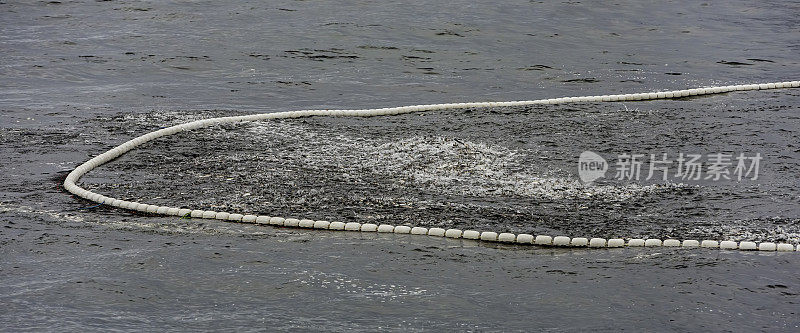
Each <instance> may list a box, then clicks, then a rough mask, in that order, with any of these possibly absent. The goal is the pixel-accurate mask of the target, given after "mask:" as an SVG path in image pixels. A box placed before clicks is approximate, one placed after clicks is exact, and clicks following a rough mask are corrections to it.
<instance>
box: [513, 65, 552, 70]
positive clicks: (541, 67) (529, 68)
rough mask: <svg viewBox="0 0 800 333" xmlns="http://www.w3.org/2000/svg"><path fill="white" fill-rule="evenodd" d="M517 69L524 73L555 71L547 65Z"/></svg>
mask: <svg viewBox="0 0 800 333" xmlns="http://www.w3.org/2000/svg"><path fill="white" fill-rule="evenodd" d="M517 69H518V70H522V71H543V70H547V69H553V67H550V66H547V65H533V66H527V67H520V68H517Z"/></svg>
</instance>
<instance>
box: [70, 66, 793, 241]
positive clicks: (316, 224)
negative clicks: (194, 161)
mask: <svg viewBox="0 0 800 333" xmlns="http://www.w3.org/2000/svg"><path fill="white" fill-rule="evenodd" d="M797 87H800V81H787V82H775V83H762V84H746V85H733V86H723V87H710V88H697V89H685V90H675V91H664V92H651V93H638V94H622V95H602V96H581V97H562V98H553V99H538V100H532V101H515V102H478V103H449V104H431V105H413V106H402V107H391V108H381V109H360V110H302V111H286V112H276V113H264V114H254V115H247V116H235V117H219V118H210V119H203V120H197V121H192V122H189V123H185V124H180V125H175V126H171V127H167V128H163V129H160V130H157V131H154V132H150V133H147V134H145V135H142V136H139V137H136V138H134V139H132V140H129V141H127V142H125V143H123V144H121V145H119V146H117V147H115V148H113V149H111V150H109V151H106V152H105V153H102V154H100V155H98V156H95V157H94V158H92V159H90V160H88V161H86V162H84V163H83V164H81V165H80V166H78V167H77V168H75V170H73V171H72V172H70V173H69V175H67V178H66V179H65V180H64V188H66V189H67V190H68V191H69V192H70V193H72V194H74V195H76V196H79V197H81V198H84V199H87V200H91V201H94V202H97V203H100V204H106V205H110V206H114V207H119V208H123V209H128V210H135V211H140V212H147V213H154V214H160V215H172V216H178V217H186V216H191V217H193V218H205V219H217V220H226V221H232V222H241V223H256V224H264V225H274V226H284V227H295V228H313V229H327V230H346V231H361V232H379V233H398V234H414V235H429V236H435V237H448V238H464V239H474V240H480V241H487V242H502V243H517V244H534V245H542V246H570V247H623V246H629V247H644V246H646V247H649V246H667V247H704V248H719V249H731V250H732V249H740V250H760V251H782V252H789V251H795V247H794V246H793V245H792V244H783V243H781V244H775V243H771V242H762V243H760V244H756V243H755V242H746V241H743V242H739V243H737V242H734V241H722V242H718V241H714V240H704V241H702V242H701V241H697V240H683V241H679V240H676V239H667V240H664V241H662V240H660V239H636V238H634V239H628V241H627V242H626V241H625V240H624V239H620V238H616V239H608V240H606V239H604V238H591V239H588V238H584V237H575V238H569V237H565V236H559V237H550V236H545V235H538V236H535V237H534V236H533V235H529V234H519V235H515V234H512V233H496V232H491V231H484V232H478V231H475V230H465V231H462V230H458V229H448V230H445V229H441V228H430V229H427V228H423V227H409V226H404V225H401V226H393V225H388V224H383V225H375V224H371V223H366V224H361V223H355V222H351V223H343V222H328V221H314V220H308V219H303V220H298V219H292V218H282V217H270V216H256V215H243V214H238V213H228V212H216V211H204V210H197V209H195V210H192V209H187V208H178V207H169V206H156V205H148V204H144V203H139V202H132V201H125V200H120V199H116V198H112V197H107V196H104V195H101V194H99V193H94V192H91V191H88V190H86V189H83V188H81V187H80V186H78V185H77V184H75V182H77V181H78V180H80V178H81V177H83V175H85V174H86V173H88V172H89V171H92V169H94V168H96V167H98V166H100V165H103V164H105V163H107V162H108V161H111V160H113V159H115V158H117V157H119V156H120V155H122V154H125V153H127V152H129V151H131V150H133V149H134V148H136V147H138V146H139V145H141V144H143V143H145V142H149V141H151V140H154V139H156V138H159V137H162V136H167V135H172V134H175V133H179V132H182V131H190V130H194V129H198V128H203V127H208V126H212V125H216V124H222V123H233V122H244V121H256V120H267V119H285V118H300V117H310V116H346V117H371V116H383V115H397V114H404V113H412V112H423V111H433V110H447V109H464V108H482V107H500V106H521V105H534V104H562V103H579V102H618V101H641V100H653V99H668V98H681V97H687V96H697V95H709V94H719V93H726V92H732V91H746V90H764V89H781V88H797ZM796 251H800V245H798V246H797V249H796Z"/></svg>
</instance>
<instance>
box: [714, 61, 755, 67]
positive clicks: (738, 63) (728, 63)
mask: <svg viewBox="0 0 800 333" xmlns="http://www.w3.org/2000/svg"><path fill="white" fill-rule="evenodd" d="M717 63H718V64H723V65H729V66H750V65H752V64H751V63H746V62H739V61H726V60H720V61H717Z"/></svg>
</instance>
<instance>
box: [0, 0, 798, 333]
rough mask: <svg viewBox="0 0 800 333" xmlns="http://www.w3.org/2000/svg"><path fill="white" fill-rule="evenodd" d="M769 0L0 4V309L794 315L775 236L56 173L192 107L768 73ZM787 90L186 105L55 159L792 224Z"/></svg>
mask: <svg viewBox="0 0 800 333" xmlns="http://www.w3.org/2000/svg"><path fill="white" fill-rule="evenodd" d="M798 11H800V7H798V6H797V5H796V4H793V3H788V2H767V3H750V2H726V3H724V4H722V3H720V4H718V3H703V2H696V3H695V2H690V3H684V2H664V3H663V4H653V5H644V4H641V3H635V2H634V3H626V2H618V3H616V4H613V3H612V4H595V3H582V2H561V3H538V2H512V3H502V4H497V3H492V4H488V3H487V4H474V3H471V2H451V3H450V4H440V3H424V2H423V3H415V4H414V5H413V6H409V5H399V4H398V5H393V4H383V3H367V2H347V3H316V2H303V1H291V2H270V3H261V2H244V1H230V2H225V3H216V2H201V1H192V2H185V1H181V2H136V1H129V2H121V1H105V2H81V1H60V2H59V1H51V2H30V3H24V4H20V3H5V2H4V3H1V4H0V55H2V60H0V77H2V80H0V126H2V132H0V137H1V138H2V140H0V156H2V158H3V160H4V163H2V164H0V179H2V183H3V185H4V186H3V189H2V190H0V223H2V224H3V228H2V229H0V258H2V259H0V277H1V279H2V280H0V281H2V283H0V304H2V307H3V309H4V311H2V313H0V317H1V318H2V321H1V322H2V323H3V325H2V326H3V328H4V329H5V330H8V331H20V330H64V329H69V330H87V329H89V330H142V329H151V330H203V329H216V330H228V329H230V330H254V331H265V330H271V329H276V328H278V329H287V330H291V329H309V330H331V331H342V330H360V331H374V330H378V329H383V330H399V331H409V330H452V329H457V330H532V329H536V328H541V329H544V330H584V329H590V328H599V329H602V330H618V329H634V328H644V329H646V330H698V329H708V330H727V331H738V330H744V329H781V328H782V329H788V330H792V329H797V327H798V325H800V320H798V319H797V315H798V312H800V305H798V303H800V298H799V297H798V296H799V295H800V278H798V272H800V264H799V263H800V258H797V256H796V255H794V254H780V253H739V252H725V251H705V250H696V251H694V250H693V251H685V250H680V249H677V250H675V249H607V250H588V249H583V250H581V249H573V250H565V249H549V248H537V247H517V246H508V245H491V244H490V245H486V244H477V243H474V242H470V241H456V240H441V239H430V238H426V237H412V236H408V235H405V236H399V235H362V234H358V233H332V232H322V231H303V230H287V229H275V228H267V227H258V226H251V225H237V224H229V223H221V222H215V221H205V220H203V221H197V220H180V219H174V218H163V217H153V216H144V215H139V214H133V213H129V212H125V211H120V210H113V209H108V208H105V207H94V204H92V203H90V202H86V201H82V200H79V199H76V198H73V197H72V196H70V195H68V194H66V193H65V192H64V191H63V190H62V189H61V188H60V183H61V181H62V180H63V177H64V176H65V175H66V173H67V172H68V171H69V170H71V168H73V167H75V166H76V165H78V164H79V163H81V162H82V161H84V160H86V159H87V158H89V157H91V156H93V155H95V154H98V153H101V152H103V151H104V150H106V149H109V148H111V147H113V146H114V145H116V144H118V143H120V142H123V141H125V140H127V139H130V138H131V137H134V136H137V135H140V134H143V133H146V132H148V131H151V130H153V129H157V128H159V127H162V126H166V125H172V124H177V123H180V122H184V121H188V120H193V119H200V118H205V117H211V116H219V115H237V114H248V113H254V112H271V111H284V110H295V109H307V108H356V107H378V106H381V107H382V106H395V105H407V104H421V103H441V102H458V101H476V100H497V101H500V100H518V99H536V98H550V97H560V96H577V95H589V94H606V93H621V92H625V93H627V92H644V91H652V90H658V89H680V88H687V87H698V86H705V85H717V84H737V83H749V82H764V81H783V80H796V79H797V78H798V76H800V75H798V74H800V67H798V62H797V57H796V55H797V53H798V48H800V47H799V46H798V45H800V33H799V32H798V30H797V26H798V23H800V21H798V18H797V15H796V14H797V12H798ZM798 105H800V91H798V90H796V89H792V90H776V91H757V92H743V93H734V94H724V95H717V96H708V97H700V98H686V99H680V100H669V101H651V102H636V103H605V104H580V105H563V106H537V107H519V108H501V109H475V110H458V111H447V112H431V113H426V114H411V115H403V116H392V117H378V118H368V119H349V118H325V117H317V118H309V119H303V120H287V121H273V122H260V123H250V124H239V125H231V126H223V127H217V128H209V129H204V130H199V131H195V132H192V133H191V134H190V135H187V134H182V135H177V136H173V137H167V138H164V139H161V140H158V141H156V142H154V143H152V144H148V145H146V146H144V147H142V149H137V150H136V151H133V152H131V153H130V154H128V155H126V156H124V157H122V158H120V159H119V160H117V161H115V162H112V163H111V164H109V165H106V166H103V167H101V168H99V169H97V170H96V171H93V172H92V173H90V174H89V175H88V176H87V177H86V178H84V181H83V184H85V185H86V187H87V188H91V189H96V190H98V191H100V192H101V193H105V194H109V195H112V196H119V197H124V198H127V199H135V200H142V201H145V202H152V203H163V204H170V205H181V204H183V205H192V206H194V207H207V208H212V209H219V210H236V211H248V212H261V213H264V214H267V215H285V216H297V217H311V218H316V219H328V220H345V221H358V222H373V223H387V222H388V223H393V224H401V223H410V224H414V225H426V226H441V227H451V226H453V227H459V228H477V229H489V230H508V231H512V232H528V233H534V234H537V233H547V234H552V235H560V234H565V235H571V236H583V235H586V236H601V237H619V236H623V237H630V236H641V237H677V238H713V239H736V240H738V239H748V240H757V241H759V240H770V241H785V242H790V243H794V244H797V243H798V234H800V197H798V192H797V188H798V186H800V182H799V181H798V177H797V171H798V162H800V148H799V147H798V141H800V140H798V139H799V138H798V136H799V135H800V121H799V119H800V112H799V111H800V108H798ZM584 150H592V151H595V152H598V153H600V154H601V155H604V156H605V157H613V156H615V155H616V154H621V153H625V152H635V153H643V154H651V153H653V154H660V153H662V152H667V153H669V154H670V155H677V154H678V153H680V152H683V153H703V154H710V153H717V152H733V153H739V152H744V153H748V154H753V153H756V152H759V153H761V154H762V155H763V156H764V160H763V161H762V162H761V171H760V173H759V179H758V180H755V181H742V182H733V181H721V182H711V181H704V182H692V183H686V184H680V183H670V184H658V183H656V182H644V181H642V182H618V181H603V182H601V183H600V184H599V185H598V186H594V187H584V186H582V185H581V184H580V183H579V182H578V178H577V174H576V170H575V164H576V161H577V157H578V155H579V154H580V153H581V152H582V151H584Z"/></svg>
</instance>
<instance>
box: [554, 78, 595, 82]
mask: <svg viewBox="0 0 800 333" xmlns="http://www.w3.org/2000/svg"><path fill="white" fill-rule="evenodd" d="M561 82H566V83H597V82H600V80H598V79H596V78H593V77H587V78H580V79H569V80H561Z"/></svg>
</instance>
